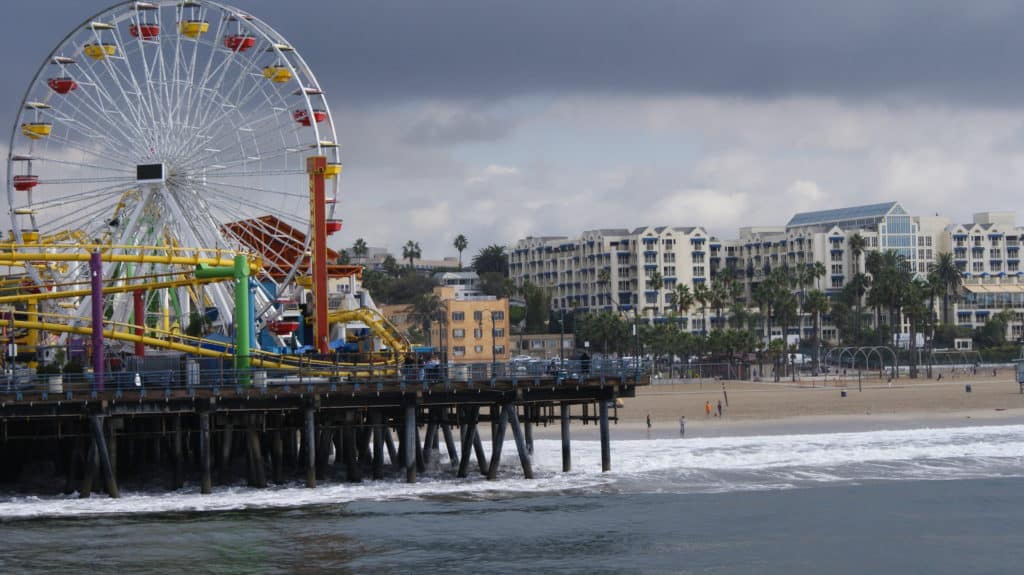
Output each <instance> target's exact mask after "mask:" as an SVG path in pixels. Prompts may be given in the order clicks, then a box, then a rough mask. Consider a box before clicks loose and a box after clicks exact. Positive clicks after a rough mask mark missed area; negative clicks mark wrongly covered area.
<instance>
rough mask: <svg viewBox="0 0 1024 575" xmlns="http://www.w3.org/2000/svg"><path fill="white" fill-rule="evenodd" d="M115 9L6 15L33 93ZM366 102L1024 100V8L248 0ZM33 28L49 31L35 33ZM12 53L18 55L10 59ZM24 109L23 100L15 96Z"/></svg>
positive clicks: (873, 1) (810, 1) (21, 8)
mask: <svg viewBox="0 0 1024 575" xmlns="http://www.w3.org/2000/svg"><path fill="white" fill-rule="evenodd" d="M111 3H112V2H110V3H108V2H106V1H102V0H101V1H96V2H83V1H82V0H75V1H72V0H53V1H49V2H31V3H23V2H18V3H10V5H9V6H8V5H5V22H4V23H0V27H2V28H3V29H4V32H5V37H6V38H7V40H6V41H7V42H8V45H7V49H8V50H9V51H10V50H12V49H14V47H17V53H18V54H23V55H25V57H14V58H11V57H9V58H8V59H7V61H6V62H7V67H6V70H5V71H6V74H5V75H6V77H7V78H8V79H9V81H10V84H8V85H7V86H6V87H4V88H0V90H2V91H3V92H4V93H3V96H4V99H5V100H9V99H11V96H10V95H9V93H11V92H19V94H18V98H20V90H21V89H23V87H24V85H25V83H27V81H28V79H29V78H30V77H31V74H32V72H33V71H34V70H35V68H36V67H37V66H38V64H39V63H40V62H41V61H42V59H43V58H44V57H45V54H46V53H47V51H48V50H49V48H52V46H53V45H54V44H55V43H56V42H57V41H58V40H59V38H60V37H61V36H63V34H64V33H65V32H67V31H68V30H69V29H70V28H71V27H73V26H74V25H75V24H76V23H78V22H80V21H81V20H83V19H85V18H86V17H88V16H89V15H90V14H92V13H93V12H96V11H98V10H100V9H101V8H103V7H104V6H106V5H108V4H111ZM234 3H236V4H237V5H238V6H239V7H241V8H243V9H246V10H249V11H251V12H252V13H253V14H255V15H257V16H259V17H261V18H262V19H264V20H266V21H267V22H269V23H270V24H271V25H272V26H274V27H275V28H277V29H279V30H280V31H281V32H282V33H284V34H285V35H286V36H287V37H288V38H289V39H290V40H291V41H292V42H293V43H294V44H295V45H296V46H297V47H298V48H299V50H300V51H301V53H302V54H303V55H304V57H305V58H306V59H307V60H308V61H309V62H310V64H311V66H312V67H313V68H314V70H315V71H316V73H317V75H318V76H319V77H320V79H321V81H322V83H323V84H324V85H325V86H326V87H327V88H329V89H331V97H332V99H335V98H345V99H348V100H350V101H352V102H360V103H372V102H375V101H380V100H383V101H387V102H393V101H400V100H413V99H415V100H422V99H424V98H458V99H464V100H472V99H495V98H506V97H515V96H522V95H530V94H545V93H565V92H575V93H587V92H601V93H618V94H640V95H652V94H653V95H658V94H666V95H670V94H681V93H688V94H711V95H736V96H741V97H755V98H756V97H762V96H765V97H776V96H778V97H783V96H789V95H794V94H796V95H803V94H808V95H823V96H835V97H839V98H846V97H850V98H863V97H875V96H882V97H887V96H898V97H899V96H907V97H910V98H914V99H919V98H926V99H937V100H954V101H978V102H982V103H989V102H995V103H1006V102H1015V101H1017V100H1019V99H1021V97H1022V96H1024V85H1022V80H1021V78H1022V74H1021V72H1020V67H1019V63H1018V62H1019V56H1020V54H1022V53H1024V35H1022V34H1020V26H1021V24H1022V23H1024V3H1019V2H1012V1H1007V0H998V1H987V2H985V1H982V2H963V1H962V0H906V1H891V0H890V1H886V0H864V1H857V2H828V1H821V0H775V1H764V0H747V1H744V0H738V1H726V0H692V1H687V0H675V1H667V0H638V1H635V2H629V1H623V0H550V1H540V0H533V1H524V0H515V1H511V0H431V1H424V0H406V1H400V0H373V1H361V0H359V1H357V0H349V1H334V0H301V1H300V0H297V1H294V2H280V1H278V0H252V1H246V0H236V1H235V2H234ZM26 24H33V25H26ZM8 56H11V54H8ZM14 101H17V99H15V100H14Z"/></svg>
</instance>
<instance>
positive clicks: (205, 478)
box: [199, 411, 213, 495]
mask: <svg viewBox="0 0 1024 575" xmlns="http://www.w3.org/2000/svg"><path fill="white" fill-rule="evenodd" d="M199 469H200V474H201V476H200V480H199V492H200V493H202V494H204V495H205V494H209V493H212V492H213V482H212V480H211V477H210V412H209V411H200V412H199Z"/></svg>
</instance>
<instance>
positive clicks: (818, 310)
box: [804, 290, 830, 373]
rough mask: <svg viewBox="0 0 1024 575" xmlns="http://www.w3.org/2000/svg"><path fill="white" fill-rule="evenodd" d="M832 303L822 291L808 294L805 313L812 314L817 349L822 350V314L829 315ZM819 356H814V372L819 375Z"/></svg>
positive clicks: (813, 291) (812, 291)
mask: <svg viewBox="0 0 1024 575" xmlns="http://www.w3.org/2000/svg"><path fill="white" fill-rule="evenodd" d="M829 306H830V302H829V301H828V296H826V295H825V294H824V293H823V292H822V291H821V290H811V292H810V293H808V294H807V299H806V301H804V311H806V312H807V313H809V314H811V318H812V319H813V320H814V343H815V346H814V347H815V349H821V316H822V314H826V313H828V310H829ZM819 359H820V358H819V357H818V354H817V353H816V354H814V372H815V373H818V370H819V369H820V368H821V366H820V365H818V361H819Z"/></svg>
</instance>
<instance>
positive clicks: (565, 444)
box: [558, 401, 572, 473]
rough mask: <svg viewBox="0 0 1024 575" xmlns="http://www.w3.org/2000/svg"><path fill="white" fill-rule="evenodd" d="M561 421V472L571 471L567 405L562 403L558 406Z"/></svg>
mask: <svg viewBox="0 0 1024 575" xmlns="http://www.w3.org/2000/svg"><path fill="white" fill-rule="evenodd" d="M558 408H559V411H560V415H561V419H562V472H563V473H568V472H570V471H572V451H571V447H570V443H569V441H570V440H569V404H568V403H566V402H564V401H563V402H562V403H560V404H558Z"/></svg>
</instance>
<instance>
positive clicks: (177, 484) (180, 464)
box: [171, 413, 185, 489]
mask: <svg viewBox="0 0 1024 575" xmlns="http://www.w3.org/2000/svg"><path fill="white" fill-rule="evenodd" d="M181 436H182V429H181V414H180V413H176V414H174V437H173V439H172V444H171V453H173V454H174V489H181V488H182V487H184V485H185V461H184V455H183V454H182V445H181V442H182V437H181Z"/></svg>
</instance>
